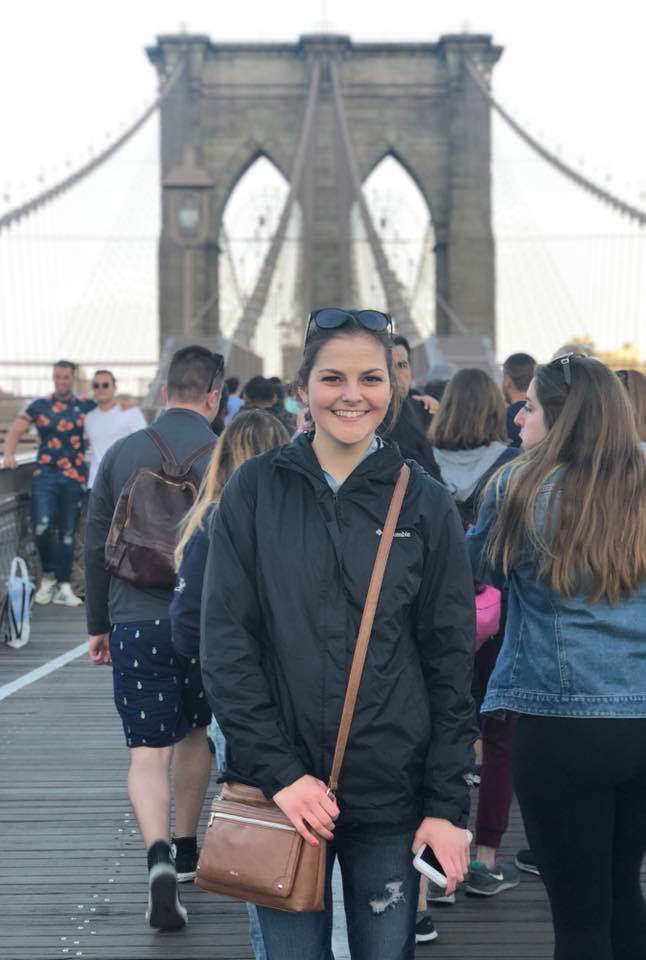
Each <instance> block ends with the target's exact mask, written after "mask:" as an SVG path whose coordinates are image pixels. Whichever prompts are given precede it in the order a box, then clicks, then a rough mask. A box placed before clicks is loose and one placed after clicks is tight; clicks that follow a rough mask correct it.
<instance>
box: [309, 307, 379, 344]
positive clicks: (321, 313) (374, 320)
mask: <svg viewBox="0 0 646 960" xmlns="http://www.w3.org/2000/svg"><path fill="white" fill-rule="evenodd" d="M348 320H356V321H357V323H359V324H360V325H361V326H362V327H363V328H364V330H371V331H374V332H377V333H380V332H383V331H385V330H389V331H390V333H391V334H392V332H393V322H392V320H391V318H390V316H389V315H388V314H387V313H382V312H381V310H343V309H342V308H341V307H321V308H320V309H319V310H313V311H312V312H311V313H310V316H309V320H308V321H307V329H306V330H305V343H307V341H308V338H309V335H310V333H311V330H312V325H314V326H315V327H318V329H319V330H336V329H338V328H339V327H342V326H344V324H346V323H347V322H348Z"/></svg>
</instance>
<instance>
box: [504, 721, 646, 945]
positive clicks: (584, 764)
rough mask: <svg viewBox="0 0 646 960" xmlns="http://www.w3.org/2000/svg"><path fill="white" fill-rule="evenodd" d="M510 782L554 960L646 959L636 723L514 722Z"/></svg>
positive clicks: (644, 752) (643, 768) (645, 815)
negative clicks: (547, 907) (540, 889)
mask: <svg viewBox="0 0 646 960" xmlns="http://www.w3.org/2000/svg"><path fill="white" fill-rule="evenodd" d="M513 778H514V787H515V789H516V793H517V796H518V800H519V803H520V807H521V811H522V814H523V820H524V821H525V829H526V831H527V838H528V840H529V844H530V846H531V849H532V853H533V854H534V856H535V858H536V862H537V864H538V866H539V868H540V871H541V877H542V878H543V880H544V882H545V887H546V889H547V894H548V896H549V899H550V904H551V907H552V918H553V921H554V934H555V938H556V946H555V952H554V957H555V960H646V903H645V902H644V897H643V895H642V891H641V886H640V879H639V872H640V867H641V862H642V859H643V856H644V852H645V851H646V719H642V718H638V719H635V720H626V719H596V718H595V719H573V718H570V717H529V716H521V717H519V720H518V725H517V728H516V735H515V740H514V747H513Z"/></svg>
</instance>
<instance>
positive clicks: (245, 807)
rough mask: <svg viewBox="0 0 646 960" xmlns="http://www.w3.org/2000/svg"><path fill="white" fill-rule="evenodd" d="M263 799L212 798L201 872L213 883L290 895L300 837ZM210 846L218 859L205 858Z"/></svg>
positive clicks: (276, 810) (277, 894)
mask: <svg viewBox="0 0 646 960" xmlns="http://www.w3.org/2000/svg"><path fill="white" fill-rule="evenodd" d="M236 787H237V785H236ZM248 789H250V790H254V788H253V787H250V788H248ZM223 792H224V791H223ZM254 792H255V793H256V794H258V793H260V791H254ZM261 796H262V795H261ZM263 801H264V804H265V807H263V806H262V805H260V804H254V803H253V802H251V803H245V802H240V801H238V800H235V801H234V800H230V799H229V800H225V799H224V798H222V799H221V798H220V797H216V798H215V800H214V801H213V805H212V808H211V815H210V817H209V825H208V827H207V833H208V834H210V835H211V836H210V838H209V842H208V843H207V842H206V839H205V843H204V845H203V847H202V857H201V860H200V868H201V869H200V872H203V873H205V874H206V875H207V876H208V877H209V879H210V880H211V881H212V882H213V883H215V884H217V883H225V884H226V883H228V884H231V883H234V884H236V885H237V886H241V887H244V888H245V889H248V890H249V891H250V893H254V892H255V893H257V894H260V895H261V896H273V897H279V898H281V899H282V898H286V897H289V896H290V895H291V893H292V889H293V886H294V877H295V875H296V868H297V866H298V862H299V859H300V856H301V850H302V846H303V843H304V841H303V839H302V837H301V836H300V835H299V834H298V833H297V832H296V830H295V829H294V827H293V826H292V824H291V823H290V822H289V820H287V818H286V817H285V816H284V814H283V813H282V812H281V811H280V809H279V808H278V807H277V806H276V804H274V803H272V802H271V801H267V800H266V799H265V798H264V797H263ZM211 844H215V845H216V846H217V862H216V860H215V858H214V860H213V861H212V862H210V858H209V859H208V860H206V861H205V859H204V858H205V855H207V856H208V854H207V851H208V849H209V848H210V845H211Z"/></svg>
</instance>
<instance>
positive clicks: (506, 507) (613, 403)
mask: <svg viewBox="0 0 646 960" xmlns="http://www.w3.org/2000/svg"><path fill="white" fill-rule="evenodd" d="M568 379H569V383H568ZM534 389H535V392H536V397H537V399H538V402H539V403H540V405H541V407H542V408H543V416H544V420H545V426H546V427H547V431H548V432H547V435H546V436H545V438H544V439H543V440H542V441H541V442H540V443H538V444H536V446H535V447H532V448H531V449H530V450H528V451H527V452H526V453H524V454H523V455H521V456H520V457H518V458H517V459H516V460H514V462H513V463H512V464H511V465H510V466H507V467H503V468H502V470H501V471H498V474H497V475H496V476H494V477H493V479H492V480H491V483H494V484H496V489H497V498H498V510H497V515H496V519H495V521H494V524H493V526H492V529H491V531H490V534H489V539H488V543H487V556H488V559H489V562H491V563H492V564H497V563H501V564H502V567H503V569H504V571H505V573H509V571H510V570H511V569H512V568H513V567H514V565H515V564H516V563H517V562H518V561H519V560H520V557H521V554H522V551H523V548H524V546H526V544H527V542H528V541H529V543H530V545H531V546H532V547H533V549H534V550H535V551H536V553H537V556H538V565H539V576H540V577H541V579H544V580H545V581H546V583H547V584H548V585H549V586H550V587H551V588H552V589H553V590H556V591H557V592H559V593H561V594H564V595H565V596H571V595H572V594H573V593H575V592H579V593H581V592H583V593H585V595H586V596H587V597H588V599H589V602H590V603H596V602H597V601H599V600H600V599H602V598H605V599H607V600H608V601H609V602H610V603H616V602H617V601H619V600H620V599H622V598H626V597H628V596H629V595H630V594H631V593H632V592H633V590H635V589H636V587H637V586H638V585H639V584H640V583H642V582H643V581H644V579H646V457H645V456H644V453H643V451H642V449H641V447H640V446H639V438H638V436H637V430H636V428H635V420H634V416H633V412H632V410H631V407H630V403H629V401H628V396H627V394H626V391H625V390H624V389H623V387H622V386H621V383H620V382H619V380H618V378H617V377H616V376H615V374H614V373H612V372H611V371H610V370H609V369H608V368H607V367H605V366H604V365H603V364H602V363H600V362H599V361H598V360H594V359H592V358H588V357H582V356H573V357H571V358H570V359H569V361H568V362H567V364H563V363H562V362H561V361H556V362H552V363H549V364H547V365H545V366H539V367H537V368H536V373H535V376H534ZM503 477H504V478H506V482H505V483H504V490H503V483H502V479H503ZM550 478H554V480H555V483H554V488H553V490H552V492H551V495H550V498H549V501H548V504H547V508H546V513H545V518H546V519H545V523H538V524H537V516H536V514H537V510H536V508H537V502H538V497H539V494H540V493H541V490H542V489H543V486H544V484H545V482H546V481H548V480H549V479H550Z"/></svg>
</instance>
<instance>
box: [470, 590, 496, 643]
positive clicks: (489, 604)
mask: <svg viewBox="0 0 646 960" xmlns="http://www.w3.org/2000/svg"><path fill="white" fill-rule="evenodd" d="M499 629H500V590H497V589H496V587H492V586H490V585H489V584H488V583H479V584H476V650H479V649H480V647H481V646H482V644H483V643H484V642H485V640H488V639H489V637H493V636H495V634H497V633H498V630H499Z"/></svg>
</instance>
